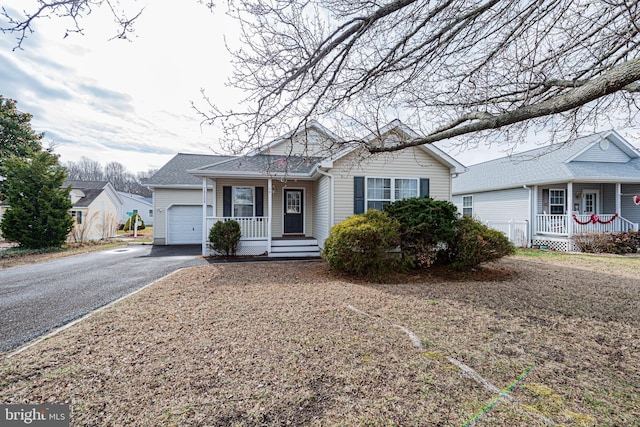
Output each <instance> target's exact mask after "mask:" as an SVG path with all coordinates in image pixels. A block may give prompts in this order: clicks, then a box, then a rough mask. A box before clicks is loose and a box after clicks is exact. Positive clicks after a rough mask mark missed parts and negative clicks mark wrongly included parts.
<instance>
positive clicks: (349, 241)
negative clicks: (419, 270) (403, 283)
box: [323, 209, 400, 279]
mask: <svg viewBox="0 0 640 427" xmlns="http://www.w3.org/2000/svg"><path fill="white" fill-rule="evenodd" d="M399 237H400V236H399V224H398V222H397V221H396V220H394V219H391V218H389V216H388V215H387V214H385V213H384V212H380V211H378V210H376V209H371V210H369V211H367V212H366V213H364V214H357V215H352V216H350V217H349V218H347V219H346V220H344V221H342V222H341V223H339V224H336V225H334V226H333V227H332V228H331V231H330V233H329V237H328V238H327V240H326V241H325V246H324V252H323V257H324V259H325V260H327V262H328V264H329V268H331V269H332V270H339V271H344V272H347V273H351V274H356V275H359V276H368V277H369V278H371V279H377V278H380V277H382V276H384V275H385V274H386V273H388V272H390V271H393V270H394V269H396V268H398V266H399V265H400V258H399V257H397V256H394V251H395V249H397V248H398V245H399V244H400V238H399Z"/></svg>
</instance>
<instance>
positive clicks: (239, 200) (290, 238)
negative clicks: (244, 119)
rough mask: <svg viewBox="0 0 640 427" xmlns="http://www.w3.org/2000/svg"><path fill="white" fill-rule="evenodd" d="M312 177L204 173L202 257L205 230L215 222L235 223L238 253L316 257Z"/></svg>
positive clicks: (205, 245)
mask: <svg viewBox="0 0 640 427" xmlns="http://www.w3.org/2000/svg"><path fill="white" fill-rule="evenodd" d="M312 191H313V182H312V181H301V180H297V179H296V180H291V182H284V181H281V180H274V179H272V178H270V177H269V178H264V179H244V178H243V179H229V178H226V177H225V178H203V180H202V193H203V197H202V200H203V206H202V212H203V218H204V221H203V243H202V254H203V255H204V256H210V255H215V253H214V251H213V250H212V249H211V248H210V247H209V230H211V228H212V227H213V226H214V224H215V223H217V222H220V221H229V220H234V221H236V222H238V224H239V225H240V234H241V238H240V244H239V245H238V251H237V255H239V256H269V257H317V256H320V251H319V247H318V241H317V239H315V238H314V237H313V231H312V224H313V223H312V218H313V212H312V203H313V202H312V200H313V198H312Z"/></svg>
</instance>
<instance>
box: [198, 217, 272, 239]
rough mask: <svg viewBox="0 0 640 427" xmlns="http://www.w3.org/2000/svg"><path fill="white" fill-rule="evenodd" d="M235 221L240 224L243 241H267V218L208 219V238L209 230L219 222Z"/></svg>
mask: <svg viewBox="0 0 640 427" xmlns="http://www.w3.org/2000/svg"><path fill="white" fill-rule="evenodd" d="M230 219H233V220H235V221H237V222H238V224H240V235H241V237H240V239H241V240H267V238H268V236H269V218H267V217H261V216H260V217H257V216H254V217H238V218H236V217H207V236H208V235H209V230H211V227H213V225H214V224H215V223H216V222H218V221H228V220H230Z"/></svg>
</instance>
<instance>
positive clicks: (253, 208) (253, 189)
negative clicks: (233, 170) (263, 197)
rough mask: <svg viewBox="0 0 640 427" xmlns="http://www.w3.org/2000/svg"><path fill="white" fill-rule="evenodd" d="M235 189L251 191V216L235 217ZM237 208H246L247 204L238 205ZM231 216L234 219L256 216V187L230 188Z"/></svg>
mask: <svg viewBox="0 0 640 427" xmlns="http://www.w3.org/2000/svg"><path fill="white" fill-rule="evenodd" d="M236 188H250V189H251V197H252V199H251V216H250V217H236V215H235V212H236ZM237 205H238V206H246V205H248V203H238V204H237ZM231 216H232V217H234V218H253V217H255V216H256V187H252V186H250V185H234V186H232V187H231Z"/></svg>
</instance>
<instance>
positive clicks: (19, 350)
mask: <svg viewBox="0 0 640 427" xmlns="http://www.w3.org/2000/svg"><path fill="white" fill-rule="evenodd" d="M185 268H186V267H183V268H179V269H177V270H175V271H172V272H171V273H169V274H167V275H166V276H163V277H161V278H159V279H156V280H154V281H153V282H151V283H148V284H146V285H144V286H143V287H141V288H139V289H136V290H135V291H133V292H130V293H128V294H127V295H124V296H121V297H120V298H118V299H116V300H113V301H111V302H110V303H108V304H105V305H103V306H102V307H98V308H96V309H95V310H93V311H90V312H89V313H87V314H85V315H84V316H82V317H80V318H78V319H75V320H72V321H71V322H69V323H67V324H66V325H63V326H60V327H59V328H56V329H54V330H53V331H51V332H49V333H47V334H45V335H43V336H41V337H39V338H36V339H35V340H33V341H31V342H28V343H27V344H24V345H22V346H21V347H18V348H17V349H16V350H13V351H11V352H10V353H8V354H7V355H6V356H5V358H6V359H10V358H12V357H13V356H16V355H18V354H20V353H22V352H23V351H25V350H27V349H29V348H31V347H34V346H36V345H37V344H40V343H41V342H42V341H45V340H48V339H49V338H52V337H54V336H56V335H58V334H59V333H60V332H63V331H64V330H66V329H69V328H70V327H72V326H74V325H76V324H78V323H80V322H82V321H83V320H86V319H88V318H89V317H91V316H93V315H94V314H96V313H99V312H101V311H103V310H106V309H107V308H110V307H112V306H114V305H116V304H117V303H119V302H120V301H123V300H125V299H127V298H129V297H130V296H133V295H135V294H137V293H138V292H140V291H142V290H144V289H146V288H148V287H149V286H152V285H155V284H156V283H158V282H159V281H161V280H164V279H166V278H168V277H171V276H172V275H174V274H175V273H177V272H179V271H181V270H184V269H185Z"/></svg>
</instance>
